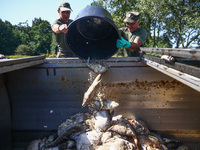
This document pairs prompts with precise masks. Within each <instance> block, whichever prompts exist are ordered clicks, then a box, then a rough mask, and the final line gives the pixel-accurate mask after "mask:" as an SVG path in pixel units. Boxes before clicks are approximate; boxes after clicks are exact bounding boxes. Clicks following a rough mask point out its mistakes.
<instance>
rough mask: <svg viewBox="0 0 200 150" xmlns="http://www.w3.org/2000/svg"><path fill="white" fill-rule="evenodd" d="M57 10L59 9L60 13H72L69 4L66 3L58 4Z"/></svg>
mask: <svg viewBox="0 0 200 150" xmlns="http://www.w3.org/2000/svg"><path fill="white" fill-rule="evenodd" d="M58 9H60V11H72V9H71V7H70V4H69V3H68V2H66V1H62V2H60V3H59V5H58Z"/></svg>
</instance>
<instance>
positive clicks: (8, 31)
mask: <svg viewBox="0 0 200 150" xmlns="http://www.w3.org/2000/svg"><path fill="white" fill-rule="evenodd" d="M20 43H21V40H20V38H19V33H18V31H17V30H15V27H13V26H12V24H11V23H10V22H8V21H5V22H3V21H2V20H1V19H0V53H1V54H4V55H10V54H13V53H14V50H15V49H16V48H17V46H18V45H19V44H20Z"/></svg>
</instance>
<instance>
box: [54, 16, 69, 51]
mask: <svg viewBox="0 0 200 150" xmlns="http://www.w3.org/2000/svg"><path fill="white" fill-rule="evenodd" d="M72 21H73V20H71V19H69V20H68V22H67V23H66V22H63V21H62V20H60V19H57V20H55V21H54V22H53V23H52V25H51V26H53V25H54V24H59V25H62V24H67V25H69V24H70V23H71V22H72ZM54 35H55V37H56V42H57V44H58V48H59V51H61V52H68V51H70V52H71V50H70V48H69V47H68V46H67V45H66V44H65V34H64V33H63V32H61V33H58V34H56V33H54Z"/></svg>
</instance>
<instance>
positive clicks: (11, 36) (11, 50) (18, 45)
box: [0, 18, 52, 55]
mask: <svg viewBox="0 0 200 150" xmlns="http://www.w3.org/2000/svg"><path fill="white" fill-rule="evenodd" d="M0 31H1V32H0V53H2V54H4V55H12V54H15V52H16V53H17V54H22V55H25V54H26V55H38V54H46V53H48V52H50V49H51V47H50V46H51V42H52V30H51V26H50V23H49V22H48V21H46V20H42V19H41V18H35V19H34V20H33V21H32V26H29V24H28V23H27V21H25V22H20V23H19V25H14V26H13V25H12V24H11V23H9V22H8V21H5V22H3V21H2V20H0Z"/></svg>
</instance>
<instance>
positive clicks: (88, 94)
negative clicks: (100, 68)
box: [82, 74, 102, 107]
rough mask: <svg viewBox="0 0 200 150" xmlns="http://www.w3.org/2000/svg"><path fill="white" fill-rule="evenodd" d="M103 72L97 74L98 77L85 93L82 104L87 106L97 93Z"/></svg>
mask: <svg viewBox="0 0 200 150" xmlns="http://www.w3.org/2000/svg"><path fill="white" fill-rule="evenodd" d="M101 78H102V74H99V75H97V77H96V78H95V79H94V81H93V83H92V84H91V86H90V87H89V88H88V90H87V92H85V94H84V98H83V103H82V106H83V107H85V106H86V105H87V104H88V103H90V101H91V100H92V99H93V98H94V96H95V93H96V91H97V89H98V85H99V83H100V82H101Z"/></svg>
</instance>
